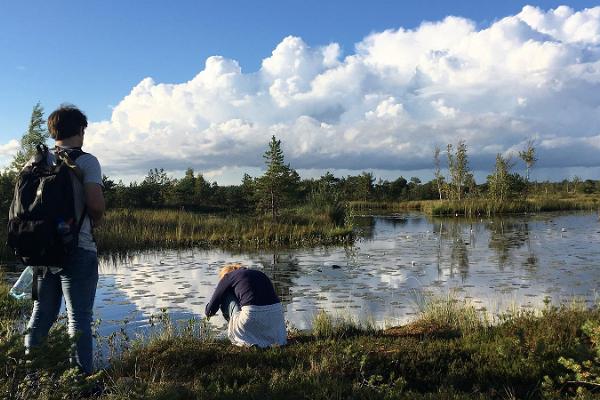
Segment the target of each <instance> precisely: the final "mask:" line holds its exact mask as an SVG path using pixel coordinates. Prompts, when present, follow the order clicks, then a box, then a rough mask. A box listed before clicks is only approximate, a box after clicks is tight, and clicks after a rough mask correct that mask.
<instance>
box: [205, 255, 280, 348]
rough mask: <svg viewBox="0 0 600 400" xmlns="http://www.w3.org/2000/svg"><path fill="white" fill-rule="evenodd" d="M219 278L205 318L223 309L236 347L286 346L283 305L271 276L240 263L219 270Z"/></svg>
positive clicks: (228, 331)
mask: <svg viewBox="0 0 600 400" xmlns="http://www.w3.org/2000/svg"><path fill="white" fill-rule="evenodd" d="M219 278H220V279H221V280H220V281H219V283H218V285H217V288H216V289H215V292H214V294H213V295H212V298H211V299H210V302H209V303H208V304H207V305H206V318H210V317H211V316H212V315H215V314H216V313H217V311H218V310H219V308H220V309H221V313H222V314H223V317H224V318H225V319H226V320H227V321H228V326H227V333H228V336H229V340H231V342H232V343H233V344H235V345H237V346H258V347H269V346H273V345H285V344H286V343H287V333H286V330H285V320H284V318H283V306H282V305H281V302H280V301H279V298H278V297H277V294H275V289H274V288H273V284H272V283H271V280H270V279H269V277H267V276H266V275H265V274H264V273H262V272H261V271H257V270H253V269H246V268H244V267H242V265H241V264H228V265H225V266H223V268H221V271H219Z"/></svg>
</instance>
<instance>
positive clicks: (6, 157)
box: [0, 139, 21, 166]
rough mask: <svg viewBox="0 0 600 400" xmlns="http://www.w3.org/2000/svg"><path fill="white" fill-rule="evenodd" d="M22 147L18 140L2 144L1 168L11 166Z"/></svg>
mask: <svg viewBox="0 0 600 400" xmlns="http://www.w3.org/2000/svg"><path fill="white" fill-rule="evenodd" d="M20 146H21V144H20V143H19V141H18V140H16V139H13V140H11V141H10V142H8V143H5V144H0V166H2V165H4V166H6V165H8V164H10V161H11V160H12V159H13V157H14V155H15V154H16V152H17V150H19V147H20Z"/></svg>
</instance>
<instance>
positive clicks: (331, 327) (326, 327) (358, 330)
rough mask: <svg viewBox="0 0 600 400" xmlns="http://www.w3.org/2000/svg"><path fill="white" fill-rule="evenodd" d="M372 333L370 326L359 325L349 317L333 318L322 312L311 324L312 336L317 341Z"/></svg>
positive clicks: (372, 328) (367, 324) (372, 329)
mask: <svg viewBox="0 0 600 400" xmlns="http://www.w3.org/2000/svg"><path fill="white" fill-rule="evenodd" d="M374 332H375V327H374V326H373V325H372V324H369V323H366V324H361V323H360V322H357V321H355V320H354V319H352V318H351V317H350V316H342V315H336V316H333V315H331V314H329V313H327V312H325V311H324V310H321V311H319V312H318V313H317V314H316V315H315V317H314V319H313V322H312V334H313V336H315V337H316V338H319V339H332V338H346V337H351V336H356V335H358V334H367V333H374Z"/></svg>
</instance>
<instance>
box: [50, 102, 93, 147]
mask: <svg viewBox="0 0 600 400" xmlns="http://www.w3.org/2000/svg"><path fill="white" fill-rule="evenodd" d="M87 126H88V122H87V117H86V116H85V114H84V113H83V112H81V110H80V109H78V108H77V107H75V106H74V105H72V104H61V106H60V107H59V108H58V109H56V110H54V111H53V112H52V114H50V116H49V117H48V131H49V132H50V136H52V139H54V140H63V139H67V138H70V137H71V136H76V135H79V133H80V132H81V128H84V129H85V128H87Z"/></svg>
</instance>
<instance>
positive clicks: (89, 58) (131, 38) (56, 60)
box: [0, 0, 598, 172]
mask: <svg viewBox="0 0 600 400" xmlns="http://www.w3.org/2000/svg"><path fill="white" fill-rule="evenodd" d="M175 4H176V5H175ZM525 4H530V5H533V6H537V7H538V8H539V9H540V10H542V11H544V12H546V11H548V10H550V9H552V8H555V7H557V6H558V5H561V4H566V5H568V6H569V7H571V8H572V9H573V10H574V11H580V10H582V9H584V8H586V7H593V6H595V5H596V4H594V2H593V1H569V2H560V1H530V2H521V1H502V2H496V1H485V2H481V1H418V2H417V1H411V2H408V1H368V2H367V1H364V2H359V1H352V2H348V1H312V0H310V1H293V2H292V1H281V0H280V1H255V2H248V1H230V2H209V1H177V2H166V1H114V0H110V1H93V2H92V1H90V2H77V1H53V2H47V1H27V2H2V3H1V4H0V50H1V51H0V60H1V62H0V88H1V89H0V110H2V111H1V114H0V116H1V117H0V145H2V144H5V143H8V142H9V141H10V140H11V139H18V138H19V137H20V135H21V134H22V133H23V131H24V130H25V128H26V125H27V122H28V118H29V114H30V112H31V108H32V107H33V105H34V104H35V103H36V102H37V101H38V100H39V101H41V103H42V105H43V106H44V107H45V108H46V110H47V111H48V112H49V111H51V110H52V109H53V108H54V107H56V106H57V105H58V104H60V103H62V102H72V103H75V104H77V105H79V106H80V107H81V108H82V109H83V110H84V111H86V112H87V114H88V117H89V119H90V120H91V121H94V122H100V121H107V120H109V119H110V118H111V113H112V108H113V107H114V106H116V105H117V104H119V103H120V102H121V101H122V100H123V99H124V98H125V97H126V96H127V95H128V94H130V93H131V91H132V88H134V87H136V85H138V84H139V83H140V82H141V81H142V80H143V79H144V78H146V77H152V79H153V81H154V82H155V83H156V84H158V83H164V84H181V83H185V82H187V81H189V80H191V79H192V78H194V77H195V76H196V75H197V74H198V73H199V72H200V71H202V70H203V69H204V68H205V60H206V59H207V58H208V57H210V56H214V55H220V56H223V57H224V58H225V59H229V60H236V61H237V63H238V65H239V66H240V67H241V72H242V73H243V74H250V73H254V72H257V71H259V70H260V69H261V63H262V61H263V59H265V58H267V57H269V56H271V53H272V52H273V51H274V49H276V48H277V46H278V45H279V44H281V43H282V41H283V40H284V38H286V37H288V36H293V37H297V38H301V40H302V42H303V43H304V44H306V46H308V47H310V48H313V49H315V48H318V47H319V46H325V45H327V44H329V43H338V44H339V55H338V58H339V59H340V60H343V59H344V57H345V56H348V55H352V54H354V53H355V52H356V49H355V45H356V44H357V43H360V42H362V41H363V40H364V39H365V38H366V37H368V36H369V35H370V34H373V33H375V34H376V33H381V32H383V31H384V30H386V29H392V30H397V29H399V28H403V29H408V30H413V29H417V28H418V27H419V26H420V25H421V24H422V22H423V21H442V20H444V18H445V17H446V16H448V15H455V16H460V17H462V18H465V19H468V20H470V21H471V22H472V23H473V24H475V26H476V28H475V29H476V30H481V29H485V28H486V27H488V26H490V25H491V24H493V23H494V22H495V21H497V20H498V19H500V18H503V17H506V16H514V15H516V14H518V13H519V12H520V11H521V9H522V8H523V6H524V5H525ZM390 93H391V92H390ZM394 93H397V92H394ZM442 100H443V99H442ZM436 101H437V100H436ZM595 101H596V99H593V100H592V102H595ZM443 104H445V103H443V101H442V103H439V105H442V106H443ZM594 104H595V103H594ZM403 106H404V107H405V108H406V109H410V106H409V105H408V104H407V103H406V102H404V103H403ZM311 115H312V114H311ZM296 117H300V115H299V116H295V118H296ZM206 122H207V126H208V125H210V123H221V122H223V121H221V120H214V121H206ZM270 122H272V121H270ZM269 126H271V125H269ZM587 134H588V135H591V134H592V132H588V133H587ZM596 134H598V133H596ZM509 147H510V143H506V146H504V148H503V149H502V150H506V149H508V148H509ZM154 160H155V161H157V162H160V161H161V159H160V157H155V158H154ZM175 164H176V163H173V160H172V159H166V161H165V165H167V166H170V165H172V170H173V171H178V170H182V169H183V168H184V167H183V166H182V165H175ZM247 164H252V162H249V163H247ZM342 164H343V163H342ZM421 164H423V163H420V166H424V165H421ZM157 166H158V165H157ZM202 166H203V164H199V165H198V168H202ZM224 166H225V165H223V166H219V165H217V164H215V163H209V162H207V163H206V168H213V169H218V168H221V167H224ZM247 166H249V167H251V166H252V165H247ZM560 166H561V165H548V167H549V168H550V167H560ZM231 167H237V168H242V167H244V165H235V166H231ZM305 167H306V169H307V170H310V169H315V170H319V169H323V168H339V169H340V170H341V169H347V168H348V165H339V163H336V162H333V163H332V164H331V166H328V165H327V163H326V162H323V160H320V161H319V162H315V163H313V164H310V163H308V164H307V165H306V166H305ZM361 167H363V168H369V166H368V165H363V166H361ZM382 167H383V169H387V167H386V165H385V163H381V162H379V163H374V164H373V166H372V168H373V169H381V168H382ZM405 167H406V166H402V165H398V166H393V167H391V168H390V169H403V168H404V169H405ZM565 167H567V166H566V165H565ZM575 167H577V166H575ZM579 167H581V166H579ZM588 167H590V166H589V165H588ZM140 168H142V166H140ZM415 169H418V168H415ZM116 171H117V170H116V169H115V172H116Z"/></svg>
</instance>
